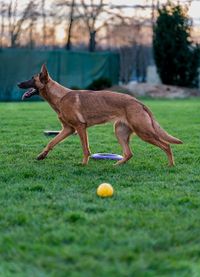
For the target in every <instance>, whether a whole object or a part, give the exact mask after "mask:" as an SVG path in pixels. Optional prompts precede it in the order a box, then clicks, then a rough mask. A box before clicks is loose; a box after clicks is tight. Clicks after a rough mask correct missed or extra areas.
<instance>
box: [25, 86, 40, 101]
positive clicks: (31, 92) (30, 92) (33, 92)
mask: <svg viewBox="0 0 200 277" xmlns="http://www.w3.org/2000/svg"><path fill="white" fill-rule="evenodd" d="M38 94H39V92H38V90H37V89H35V88H30V89H29V90H28V91H26V92H25V93H24V94H23V96H22V100H24V99H26V98H30V97H32V96H33V95H38Z"/></svg>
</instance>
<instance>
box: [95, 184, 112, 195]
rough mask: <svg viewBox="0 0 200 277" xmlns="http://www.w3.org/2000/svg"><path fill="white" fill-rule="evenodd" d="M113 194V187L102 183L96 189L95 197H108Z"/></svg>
mask: <svg viewBox="0 0 200 277" xmlns="http://www.w3.org/2000/svg"><path fill="white" fill-rule="evenodd" d="M113 193H114V190H113V187H112V186H111V185H110V184H108V183H103V184H101V185H99V186H98V188H97V195H98V196H100V197H110V196H112V195H113Z"/></svg>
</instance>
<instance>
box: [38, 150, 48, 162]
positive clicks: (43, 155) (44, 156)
mask: <svg viewBox="0 0 200 277" xmlns="http://www.w3.org/2000/svg"><path fill="white" fill-rule="evenodd" d="M47 154H48V152H47V151H44V152H42V153H41V154H39V155H38V156H37V160H38V161H40V160H44V159H45V158H46V156H47Z"/></svg>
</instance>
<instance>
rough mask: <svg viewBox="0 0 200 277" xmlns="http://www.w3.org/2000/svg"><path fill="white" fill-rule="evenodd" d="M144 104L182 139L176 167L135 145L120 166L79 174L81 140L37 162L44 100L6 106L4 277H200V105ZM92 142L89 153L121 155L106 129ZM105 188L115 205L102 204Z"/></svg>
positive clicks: (1, 117)
mask: <svg viewBox="0 0 200 277" xmlns="http://www.w3.org/2000/svg"><path fill="white" fill-rule="evenodd" d="M145 103H146V104H147V105H148V106H149V107H150V108H151V110H152V111H153V112H154V114H155V116H156V118H157V120H158V121H159V123H160V124H161V125H162V126H163V127H164V128H165V129H166V130H167V131H168V132H169V133H171V134H172V135H174V136H176V137H178V138H180V139H182V140H183V141H184V144H183V145H177V146H173V150H174V155H175V161H176V166H175V167H174V168H169V167H168V166H167V158H166V156H165V154H164V152H162V151H161V150H160V149H158V148H156V147H154V146H151V145H149V144H147V143H144V142H142V141H141V140H139V139H138V138H133V139H132V142H131V145H132V149H133V151H134V157H133V158H132V159H131V160H130V161H129V162H128V163H127V164H126V165H123V166H121V167H114V166H113V162H112V161H94V160H90V162H89V165H88V166H87V167H84V166H82V165H81V159H82V150H81V147H80V142H79V138H78V137H77V136H71V137H70V138H69V139H67V140H66V141H65V142H63V143H61V144H60V145H58V146H57V147H56V148H55V149H54V151H52V152H51V153H50V154H49V156H48V158H47V159H46V160H44V161H39V162H38V161H36V160H35V158H36V156H37V155H38V154H39V153H40V152H41V150H42V149H43V147H44V146H45V145H46V144H47V142H48V141H49V139H50V138H48V137H45V136H44V135H43V130H44V129H60V124H59V122H58V120H57V117H56V115H55V114H54V112H53V111H52V110H51V109H50V108H49V106H48V105H47V103H44V102H38V103H30V102H26V103H1V104H0V126H1V129H0V130H1V133H0V134H1V138H0V149H1V155H0V165H1V170H0V276H3V277H7V276H26V277H27V276H28V277H29V276H34V277H35V276H56V277H57V276H59V277H60V276H67V277H71V276H73V277H75V276H77V277H78V276H81V277H82V276H85V277H90V276H91V277H93V276H94V277H104V276H105V277H112V276H113V277H118V276H119V277H121V276H127V277H128V276H130V277H134V276H136V277H142V276H144V277H151V276H158V277H161V276H177V277H184V276H185V277H198V276H200V220H199V218H200V174H199V173H200V170H199V164H200V155H199V153H200V151H199V141H200V140H199V139H200V133H199V127H200V125H199V120H200V119H199V110H200V100H199V99H193V100H175V101H167V100H163V101H162V100H156V101H155V100H154V101H153V100H145ZM89 138H90V146H91V150H92V152H93V153H94V152H114V153H121V149H120V147H119V146H118V143H117V141H116V138H115V136H114V135H113V127H112V125H110V124H107V125H102V126H96V127H93V128H91V129H89ZM102 182H109V183H111V184H112V185H113V187H114V189H115V195H114V197H112V198H109V199H101V198H98V197H97V196H96V188H97V186H98V185H99V184H100V183H102Z"/></svg>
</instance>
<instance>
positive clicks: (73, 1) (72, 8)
mask: <svg viewBox="0 0 200 277" xmlns="http://www.w3.org/2000/svg"><path fill="white" fill-rule="evenodd" d="M74 7H75V0H72V4H71V11H70V19H69V28H68V33H67V43H66V46H65V48H66V50H71V47H72V43H71V36H72V27H73V22H74Z"/></svg>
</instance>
